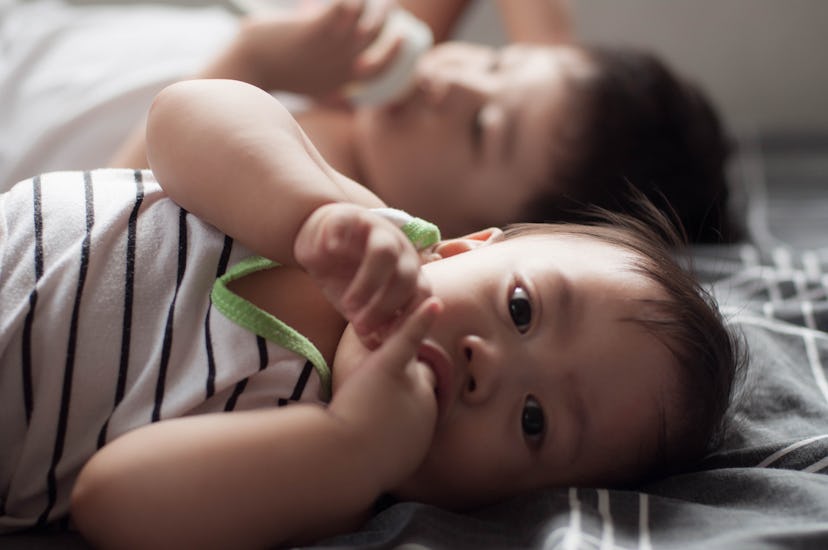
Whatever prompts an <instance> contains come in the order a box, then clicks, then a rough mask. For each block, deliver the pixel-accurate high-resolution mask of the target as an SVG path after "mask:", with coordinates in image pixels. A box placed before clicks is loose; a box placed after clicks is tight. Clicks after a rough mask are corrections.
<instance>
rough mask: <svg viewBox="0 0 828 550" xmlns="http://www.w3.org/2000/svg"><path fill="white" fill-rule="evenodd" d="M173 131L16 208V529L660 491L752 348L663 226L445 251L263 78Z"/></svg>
mask: <svg viewBox="0 0 828 550" xmlns="http://www.w3.org/2000/svg"><path fill="white" fill-rule="evenodd" d="M147 132H148V133H147V143H148V154H149V159H150V163H151V166H152V169H153V173H152V174H150V173H149V172H130V171H97V172H91V173H84V174H81V173H69V174H48V175H44V176H42V177H38V178H34V179H32V180H29V181H26V182H22V183H20V184H18V185H17V186H16V187H15V188H13V189H12V190H11V191H10V192H8V193H6V194H5V195H2V204H1V205H0V206H1V208H0V215H2V217H3V223H2V225H0V227H2V230H3V233H2V242H3V248H2V250H3V263H2V264H1V265H0V269H2V273H3V278H2V283H0V284H2V286H1V287H0V309H2V311H3V312H4V315H3V320H2V324H0V329H2V331H0V334H2V336H1V337H0V342H2V345H0V350H1V351H0V353H2V363H3V367H2V369H0V397H2V399H0V414H2V416H3V418H4V419H6V420H5V421H4V423H3V426H2V428H0V448H3V449H4V454H3V457H2V462H0V479H2V487H3V494H2V502H3V509H2V516H0V528H2V529H3V530H6V531H8V530H11V529H14V528H19V527H28V526H32V525H46V524H49V523H51V522H54V521H57V520H61V519H62V518H66V517H67V515H68V516H70V517H71V521H72V522H73V523H74V525H75V526H76V527H77V528H79V529H80V531H81V532H82V533H83V535H84V536H85V537H87V538H88V540H89V541H90V542H92V543H93V544H95V545H99V546H103V547H107V546H130V547H140V548H147V547H153V548H156V547H175V548H182V547H198V548H207V547H217V548H224V547H230V546H232V547H263V546H268V545H280V544H296V543H301V542H307V541H311V540H314V539H318V538H321V537H325V536H328V535H332V534H335V533H339V532H343V531H346V530H350V529H355V528H357V527H358V526H359V525H360V523H361V522H362V521H364V520H365V519H366V517H367V515H368V514H370V512H371V510H372V506H373V504H374V503H375V501H376V500H377V498H378V497H380V496H382V495H383V494H388V493H390V494H392V495H394V496H397V497H399V498H403V499H414V500H419V501H423V502H428V503H434V504H437V505H441V506H445V507H449V508H452V509H468V508H471V507H474V506H479V505H482V504H486V503H489V502H492V501H495V500H497V499H500V498H503V497H507V496H510V495H513V494H516V493H519V492H522V491H526V490H531V489H534V488H540V487H548V486H559V485H573V484H576V485H596V484H600V485H605V484H612V485H619V484H630V483H635V482H638V481H640V480H642V479H644V478H647V477H649V476H652V475H658V474H661V473H665V472H669V471H671V470H673V469H675V468H680V467H682V466H684V465H686V464H688V463H690V462H692V461H693V460H694V459H696V458H698V457H699V456H700V455H701V453H703V452H704V451H705V449H706V447H707V445H708V443H709V441H710V438H711V434H713V433H714V432H715V431H716V428H717V426H718V425H719V423H720V420H721V418H722V416H723V414H724V410H725V408H726V406H727V402H728V398H729V394H730V387H731V384H732V380H733V376H734V372H735V369H736V367H737V359H738V357H739V353H738V350H737V348H736V345H735V341H734V339H733V338H732V337H731V335H730V333H729V332H728V331H727V330H726V329H725V327H724V324H723V322H722V319H721V318H720V316H719V314H718V313H717V310H716V309H715V307H714V306H713V305H712V304H711V303H710V302H709V300H708V299H707V297H706V295H705V294H704V293H703V292H702V291H701V290H700V288H699V287H698V286H697V284H696V283H695V282H694V280H693V279H692V278H691V277H690V276H689V275H688V274H687V273H685V272H684V271H682V270H681V269H680V268H679V267H678V266H677V264H676V263H675V262H674V261H673V260H672V259H671V256H670V253H669V251H668V249H667V248H666V243H665V242H663V241H662V240H660V239H659V238H657V237H656V236H655V235H654V233H653V232H652V231H651V230H650V229H647V227H648V225H647V223H645V222H643V221H642V222H636V221H633V220H630V219H628V218H626V217H623V216H620V215H609V214H608V215H607V216H609V217H608V218H607V219H606V220H605V221H604V222H603V223H596V224H595V225H565V224H562V225H518V226H512V227H508V228H506V229H505V230H501V229H496V228H490V229H485V230H482V231H479V232H476V233H472V234H470V235H466V236H464V237H461V238H455V239H450V240H442V241H440V240H438V239H437V238H436V232H435V231H434V230H433V228H430V227H429V225H428V224H426V223H425V222H422V221H421V220H416V219H411V218H410V217H407V216H406V215H405V214H404V213H401V212H399V211H392V210H389V209H387V208H385V205H384V204H383V203H382V202H381V201H380V200H379V199H378V198H377V197H376V196H375V195H373V194H372V193H371V192H369V191H368V190H366V189H365V188H364V187H362V186H360V185H359V184H357V183H356V182H354V181H352V180H350V179H348V178H345V177H344V176H342V175H341V174H339V173H337V172H336V171H334V170H333V169H331V168H330V167H329V166H328V165H327V163H326V162H325V161H324V160H323V159H322V157H321V156H320V155H319V154H318V152H317V151H316V149H315V148H314V146H313V145H312V144H311V143H310V141H309V140H308V139H307V137H306V136H305V134H304V133H303V132H302V131H301V130H300V129H299V127H298V126H297V125H296V123H295V121H294V120H293V119H292V117H291V116H290V114H289V113H287V111H285V110H284V108H283V107H282V106H281V105H280V104H279V103H278V102H277V101H276V100H274V99H273V98H272V97H271V96H270V95H268V94H266V93H264V92H262V91H260V90H259V89H257V88H254V87H252V86H249V85H246V84H242V83H239V82H233V81H188V82H183V83H179V84H176V85H173V86H171V87H170V88H167V89H166V90H165V91H163V92H162V93H161V94H160V95H159V96H158V98H157V99H156V101H155V103H154V105H153V108H152V110H151V112H150V116H149V120H148V129H147ZM156 178H157V183H156ZM434 200H439V197H435V198H434ZM647 212H650V214H652V212H651V211H647ZM664 231H665V232H667V231H668V229H667V226H665V227H664ZM418 248H419V249H420V250H419V251H418ZM225 413H226V414H225ZM5 450H8V452H6V451H5ZM70 497H71V498H70ZM70 504H71V508H70Z"/></svg>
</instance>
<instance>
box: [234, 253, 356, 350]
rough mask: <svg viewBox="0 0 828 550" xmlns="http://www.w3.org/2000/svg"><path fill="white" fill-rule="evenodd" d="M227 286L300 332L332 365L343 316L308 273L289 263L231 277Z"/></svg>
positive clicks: (341, 329) (343, 328)
mask: <svg viewBox="0 0 828 550" xmlns="http://www.w3.org/2000/svg"><path fill="white" fill-rule="evenodd" d="M230 290H232V291H233V292H236V293H237V294H238V295H239V296H241V297H242V298H244V299H246V300H248V301H250V302H251V303H253V304H254V305H256V306H257V307H259V308H261V309H263V310H264V311H267V312H268V313H270V314H271V315H273V316H274V317H276V318H277V319H279V320H280V321H282V322H283V323H286V324H287V325H288V326H290V327H292V328H293V329H294V330H296V331H297V332H299V333H300V334H302V335H303V336H304V337H305V338H307V339H308V340H310V341H311V343H313V345H314V346H316V348H317V349H318V350H319V352H320V353H321V354H322V357H324V358H325V361H326V362H327V363H328V365H329V366H330V365H333V359H334V355H335V354H336V348H337V346H338V345H339V339H340V338H341V337H342V332H343V331H344V330H345V319H343V318H342V316H341V315H340V314H339V313H338V312H337V311H336V310H335V309H334V308H333V306H331V304H330V302H328V300H327V299H325V297H324V296H323V295H322V292H321V291H320V290H319V287H318V286H317V285H316V283H315V282H314V281H313V280H311V278H310V277H309V276H308V274H307V273H305V272H304V271H302V270H301V269H298V268H290V267H277V268H273V269H265V270H263V271H257V272H255V273H252V274H250V275H246V276H244V277H242V278H241V279H237V280H235V281H233V282H232V283H230Z"/></svg>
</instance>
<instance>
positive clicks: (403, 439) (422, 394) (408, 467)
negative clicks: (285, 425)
mask: <svg viewBox="0 0 828 550" xmlns="http://www.w3.org/2000/svg"><path fill="white" fill-rule="evenodd" d="M441 310H442V302H440V300H439V299H438V298H436V297H431V298H429V299H427V300H426V301H425V302H423V303H421V304H420V306H419V307H418V308H417V309H416V310H415V311H414V312H412V314H411V315H409V316H408V317H406V319H405V320H404V321H403V322H402V324H401V325H400V327H399V328H398V330H397V331H395V332H394V334H392V335H391V336H390V337H389V338H388V339H387V340H386V341H385V342H383V344H382V346H380V347H379V349H377V350H375V351H371V352H368V351H365V353H364V354H362V355H359V352H356V353H355V355H353V356H351V357H350V358H349V359H350V360H347V359H346V360H344V362H345V363H347V364H344V365H343V363H342V362H337V363H335V364H334V367H333V369H334V373H338V374H335V375H334V382H335V386H334V397H333V400H332V401H331V405H330V408H329V410H330V411H331V412H332V413H333V414H335V415H336V416H338V417H339V418H341V419H342V420H343V421H344V425H345V426H347V427H348V429H349V431H350V433H352V434H353V435H354V436H355V437H354V439H353V441H355V444H354V446H355V447H356V448H359V449H361V450H362V452H363V453H368V455H367V460H370V461H371V464H372V468H373V474H372V475H373V477H374V479H376V480H377V481H379V482H380V483H381V484H382V486H381V487H380V490H383V491H386V490H389V489H391V488H393V487H396V486H398V485H399V483H401V482H402V481H403V480H404V479H405V478H407V477H408V476H409V475H410V474H411V472H412V471H414V469H415V468H416V467H417V466H418V465H419V464H420V463H421V462H422V461H423V459H424V457H425V455H426V453H427V452H428V449H429V448H430V445H431V441H432V439H433V437H434V429H435V426H436V422H437V415H438V405H437V399H436V397H435V395H434V387H435V384H436V380H435V375H434V372H433V371H432V370H431V369H430V368H429V367H428V366H427V365H426V364H425V363H422V362H420V361H418V360H417V351H418V349H419V347H420V345H421V342H422V340H423V338H425V336H426V333H427V331H428V329H429V327H430V326H431V324H432V323H433V321H434V318H435V317H436V316H437V315H438V314H439V313H440V311H441ZM337 359H338V361H339V360H340V356H339V355H338V356H337ZM340 368H341V369H345V374H342V371H337V369H340ZM337 376H339V377H340V378H339V380H337ZM343 378H344V380H343Z"/></svg>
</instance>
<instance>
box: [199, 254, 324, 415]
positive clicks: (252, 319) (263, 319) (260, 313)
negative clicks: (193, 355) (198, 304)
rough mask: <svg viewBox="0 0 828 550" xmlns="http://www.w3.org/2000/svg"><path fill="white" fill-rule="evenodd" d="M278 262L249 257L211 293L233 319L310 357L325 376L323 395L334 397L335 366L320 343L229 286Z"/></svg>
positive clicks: (322, 386)
mask: <svg viewBox="0 0 828 550" xmlns="http://www.w3.org/2000/svg"><path fill="white" fill-rule="evenodd" d="M278 266H279V264H278V263H276V262H273V261H271V260H268V259H267V258H263V257H261V256H251V257H249V258H245V259H244V260H242V261H240V262H239V263H237V264H236V265H234V266H233V267H231V268H230V269H229V270H228V271H227V272H226V273H225V274H224V275H222V276H221V277H219V278H218V279H217V280H216V282H215V283H214V284H213V291H212V292H211V293H210V297H211V298H212V300H213V304H214V305H215V306H216V309H218V310H219V311H220V312H221V313H222V314H223V315H224V316H225V317H227V318H228V319H229V320H231V321H233V322H234V323H236V324H238V325H239V326H241V327H244V328H246V329H247V330H249V331H251V332H253V333H254V334H256V335H258V336H261V337H262V338H264V339H266V340H269V341H271V342H274V343H276V344H278V345H280V346H282V347H283V348H285V349H287V350H290V351H292V352H294V353H296V354H298V355H300V356H302V357H304V358H305V359H307V360H308V361H310V362H311V364H312V365H313V366H314V368H315V369H316V372H317V373H318V374H319V378H320V380H321V392H322V395H321V398H322V399H323V400H325V401H327V400H329V399H330V398H331V370H330V368H329V367H328V364H327V363H326V362H325V359H324V358H323V357H322V354H321V353H320V352H319V350H318V349H317V348H316V346H314V345H313V344H312V343H311V341H310V340H308V339H307V338H305V337H304V336H302V335H301V334H299V333H298V332H297V331H296V330H294V329H293V328H292V327H290V326H288V325H287V324H285V323H283V322H282V321H280V320H279V319H277V318H276V317H274V316H273V315H271V314H270V313H268V312H266V311H264V310H263V309H261V308H259V307H257V306H255V305H254V304H253V303H251V302H250V301H248V300H245V299H244V298H242V297H241V296H239V295H238V294H236V293H235V292H233V291H232V290H230V289H229V288H228V287H227V285H228V284H229V283H231V282H232V281H235V280H236V279H240V278H241V277H244V276H245V275H249V274H251V273H255V272H257V271H261V270H263V269H270V268H272V267H278Z"/></svg>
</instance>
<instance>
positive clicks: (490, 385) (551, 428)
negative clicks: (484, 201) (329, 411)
mask: <svg viewBox="0 0 828 550" xmlns="http://www.w3.org/2000/svg"><path fill="white" fill-rule="evenodd" d="M472 244H474V243H473V242H472ZM462 250H463V246H457V245H456V244H455V245H453V246H451V245H446V246H445V247H442V248H438V252H442V253H443V255H444V256H448V257H445V258H444V259H441V260H438V261H435V262H433V263H430V264H427V265H425V266H424V267H423V269H424V270H425V273H426V274H427V276H428V278H429V281H430V283H431V285H432V290H433V292H434V294H435V295H437V296H439V297H440V298H441V299H442V300H443V303H444V305H445V309H444V312H443V314H442V315H440V316H439V317H438V318H437V320H436V322H435V323H434V326H433V327H432V329H431V330H430V333H429V336H428V338H427V340H426V343H425V344H424V349H423V350H422V351H421V353H420V356H421V357H425V358H428V359H429V360H430V362H431V363H432V367H433V369H434V370H435V373H436V378H437V380H438V407H439V416H438V423H437V428H436V434H435V437H434V440H433V444H432V447H431V449H430V451H429V453H428V455H427V457H426V460H425V461H424V463H423V464H422V465H421V466H420V468H419V470H418V471H417V472H415V474H414V475H413V476H412V477H411V479H409V480H408V481H407V482H405V483H404V484H403V485H402V486H401V487H399V490H398V491H397V492H398V494H399V495H400V496H402V497H404V498H409V499H415V500H422V501H426V502H431V503H435V504H439V505H444V506H449V507H465V506H470V505H477V504H480V503H485V502H488V501H491V500H494V499H498V498H502V497H505V496H509V495H513V494H515V493H517V492H521V491H525V490H528V489H533V488H538V487H544V486H550V485H564V486H566V485H570V484H590V483H606V482H608V481H612V480H619V479H620V478H621V477H624V476H626V475H627V474H631V473H632V472H633V471H634V470H635V468H636V467H637V466H639V465H641V464H643V463H645V462H646V459H647V457H648V456H651V455H652V453H653V452H655V450H656V448H657V445H658V437H659V434H661V433H662V432H663V428H664V426H663V423H664V422H668V423H669V416H670V409H671V407H672V405H671V401H670V395H671V394H672V393H673V392H674V391H675V378H676V373H677V368H678V366H677V363H676V360H675V359H674V358H673V356H672V354H671V353H670V352H669V350H668V349H667V348H666V346H665V345H664V344H663V343H662V342H661V341H660V340H659V339H658V338H656V337H655V336H653V335H652V334H651V333H649V332H648V331H647V330H646V329H644V328H643V327H642V326H640V325H639V324H637V323H634V322H632V321H630V320H629V319H630V318H631V317H635V316H637V315H639V316H640V315H641V314H642V308H643V306H642V303H641V301H642V300H647V299H659V298H663V297H664V296H663V293H662V291H661V289H660V288H659V287H658V286H657V285H656V284H655V283H653V282H651V281H650V280H649V279H647V278H646V277H644V276H642V275H640V274H638V273H636V272H634V271H633V269H632V267H631V262H632V261H633V259H634V257H633V255H632V253H630V252H627V251H625V250H622V249H620V248H617V247H614V246H612V245H609V244H605V243H603V242H601V241H598V240H595V239H592V238H588V237H582V236H570V235H543V236H523V237H519V238H516V239H512V240H509V241H501V242H495V243H493V244H490V245H487V246H480V247H477V248H474V249H473V250H470V251H467V252H462V253H461V251H462ZM351 336H352V335H351Z"/></svg>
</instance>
